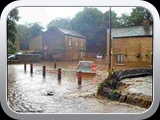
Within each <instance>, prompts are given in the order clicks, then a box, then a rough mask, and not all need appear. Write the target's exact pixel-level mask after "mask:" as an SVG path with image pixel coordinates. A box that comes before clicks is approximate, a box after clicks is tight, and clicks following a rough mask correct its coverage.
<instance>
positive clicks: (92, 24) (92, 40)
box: [71, 7, 103, 52]
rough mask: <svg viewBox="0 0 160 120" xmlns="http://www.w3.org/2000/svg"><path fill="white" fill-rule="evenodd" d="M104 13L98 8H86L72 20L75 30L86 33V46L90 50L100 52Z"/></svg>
mask: <svg viewBox="0 0 160 120" xmlns="http://www.w3.org/2000/svg"><path fill="white" fill-rule="evenodd" d="M102 18H103V13H102V12H101V11H99V10H98V9H96V8H87V7H86V8H84V10H83V11H81V12H78V13H77V14H76V15H75V17H74V18H73V19H72V20H71V24H72V28H73V30H75V31H77V32H79V33H80V34H82V35H84V36H85V37H86V39H87V41H86V47H87V51H88V52H100V51H99V49H98V47H97V46H99V45H100V43H101V42H100V41H101V40H102V39H101V38H100V34H101V28H103V27H102V26H101V23H102Z"/></svg>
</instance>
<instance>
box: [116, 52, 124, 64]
mask: <svg viewBox="0 0 160 120" xmlns="http://www.w3.org/2000/svg"><path fill="white" fill-rule="evenodd" d="M118 57H119V58H118ZM116 64H124V55H123V54H116Z"/></svg>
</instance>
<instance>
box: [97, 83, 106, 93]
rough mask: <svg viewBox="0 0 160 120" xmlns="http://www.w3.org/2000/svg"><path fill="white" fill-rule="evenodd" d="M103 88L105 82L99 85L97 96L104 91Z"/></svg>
mask: <svg viewBox="0 0 160 120" xmlns="http://www.w3.org/2000/svg"><path fill="white" fill-rule="evenodd" d="M103 86H104V82H102V83H99V84H98V90H97V94H98V93H99V92H100V91H101V90H102V88H103Z"/></svg>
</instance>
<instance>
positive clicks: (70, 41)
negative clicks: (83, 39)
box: [68, 38, 72, 47]
mask: <svg viewBox="0 0 160 120" xmlns="http://www.w3.org/2000/svg"><path fill="white" fill-rule="evenodd" d="M68 44H69V47H71V46H72V39H71V38H69V41H68Z"/></svg>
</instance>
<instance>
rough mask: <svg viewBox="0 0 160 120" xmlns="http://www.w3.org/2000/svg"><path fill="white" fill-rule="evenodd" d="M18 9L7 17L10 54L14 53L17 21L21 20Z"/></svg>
mask: <svg viewBox="0 0 160 120" xmlns="http://www.w3.org/2000/svg"><path fill="white" fill-rule="evenodd" d="M19 18H20V17H19V16H18V9H13V10H12V11H11V12H10V13H9V14H8V16H7V41H8V52H9V53H14V52H15V50H16V49H15V47H14V42H15V40H16V39H17V30H16V21H18V20H19Z"/></svg>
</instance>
